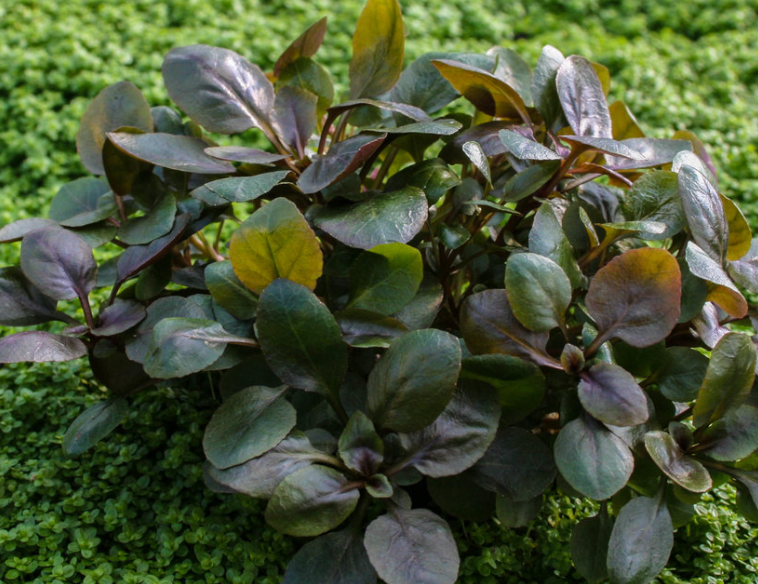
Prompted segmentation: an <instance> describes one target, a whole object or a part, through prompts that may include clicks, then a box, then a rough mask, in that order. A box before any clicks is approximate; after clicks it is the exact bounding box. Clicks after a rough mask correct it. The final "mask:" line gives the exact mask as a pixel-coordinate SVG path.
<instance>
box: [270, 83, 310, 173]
mask: <svg viewBox="0 0 758 584" xmlns="http://www.w3.org/2000/svg"><path fill="white" fill-rule="evenodd" d="M317 103H318V97H317V96H316V95H314V94H313V93H311V92H310V91H308V90H307V89H303V88H301V87H292V86H286V87H282V88H281V89H280V90H279V92H278V93H277V94H276V99H275V100H274V116H275V122H274V127H275V129H276V133H277V135H278V136H279V139H280V140H281V141H282V142H283V143H284V144H286V145H287V146H289V147H290V149H291V150H292V151H293V152H296V153H297V156H298V158H303V157H304V156H305V147H306V146H307V144H308V141H309V140H310V138H311V135H312V134H313V131H314V130H315V129H316V121H317V120H316V104H317Z"/></svg>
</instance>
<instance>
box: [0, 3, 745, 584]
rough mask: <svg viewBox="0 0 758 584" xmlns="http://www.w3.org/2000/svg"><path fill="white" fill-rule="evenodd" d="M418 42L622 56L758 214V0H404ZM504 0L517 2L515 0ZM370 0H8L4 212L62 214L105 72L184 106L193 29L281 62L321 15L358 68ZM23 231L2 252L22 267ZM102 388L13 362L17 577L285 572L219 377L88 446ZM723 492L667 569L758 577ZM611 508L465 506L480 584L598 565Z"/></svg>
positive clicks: (1, 112)
mask: <svg viewBox="0 0 758 584" xmlns="http://www.w3.org/2000/svg"><path fill="white" fill-rule="evenodd" d="M402 4H403V7H404V13H405V20H406V26H407V28H408V41H407V45H406V50H407V59H408V61H410V60H411V59H413V58H414V57H416V56H418V55H419V54H421V53H423V52H425V51H428V50H435V49H444V50H472V51H483V50H486V49H487V48H489V47H490V46H492V45H494V44H501V45H503V46H506V47H510V48H513V49H515V50H517V51H518V52H520V53H521V54H522V55H523V56H524V57H525V58H526V59H527V60H528V61H530V62H532V63H534V62H536V58H537V55H538V54H539V51H540V50H541V48H542V46H543V45H544V44H552V45H554V46H556V47H558V48H559V49H560V50H561V51H562V52H563V53H564V54H567V55H568V54H572V53H579V54H582V55H584V56H586V57H588V58H591V59H594V60H596V61H599V62H601V63H603V64H605V65H606V66H608V67H609V69H610V70H611V74H612V77H613V80H614V85H613V87H612V96H611V98H612V99H613V98H623V99H624V100H625V101H626V102H627V103H628V104H629V106H630V108H631V109H632V111H633V112H635V114H636V115H637V117H638V119H639V121H640V124H641V125H642V127H643V129H645V130H646V131H647V132H648V134H650V135H652V136H657V137H668V136H669V135H670V134H672V133H673V132H674V131H675V130H677V129H685V128H686V129H689V130H692V131H694V132H695V133H696V134H697V135H698V136H699V137H700V138H701V139H702V140H703V141H704V142H705V143H706V145H707V146H708V147H709V150H710V153H711V155H712V157H713V159H714V163H715V165H716V167H717V169H718V170H719V172H720V179H721V186H722V188H723V190H724V194H725V195H727V196H729V197H733V198H735V199H736V200H737V201H739V202H740V203H741V205H742V206H743V208H744V210H745V211H746V213H747V214H748V217H749V220H750V221H751V224H752V225H753V227H754V229H757V228H758V180H756V179H758V124H756V119H758V115H756V114H758V100H756V99H755V94H756V84H757V83H758V58H756V56H757V55H758V37H756V35H755V34H754V30H752V28H751V27H752V26H753V23H754V22H755V21H756V16H757V13H758V0H722V1H720V2H712V0H691V1H690V2H687V3H680V2H673V1H672V2H663V3H661V2H656V1H655V0H616V1H608V0H532V1H529V0H521V1H519V0H513V1H511V2H508V3H503V2H500V1H499V0H452V1H448V2H445V1H443V0H413V1H411V0H405V1H403V2H402ZM501 5H503V6H501ZM361 6H362V1H361V0H349V1H343V2H330V1H328V0H313V1H309V2H307V3H306V2H299V3H296V2H294V1H293V0H219V1H217V2H208V1H207V0H168V1H164V2H160V3H159V2H153V1H152V0H135V1H132V2H127V3H124V2H115V1H108V0H68V2H66V3H65V9H64V8H62V7H61V4H60V3H59V2H57V1H54V0H8V1H6V2H3V3H2V4H0V38H3V40H4V42H3V43H1V44H0V144H2V148H0V225H2V224H5V223H7V222H10V221H12V220H15V219H18V218H22V217H29V216H39V215H45V214H46V209H47V204H48V202H49V200H50V198H51V197H52V196H53V195H54V194H55V192H56V191H57V189H58V188H59V187H60V185H61V184H63V183H64V182H67V181H69V180H72V179H74V178H76V177H78V176H82V175H84V174H85V172H84V169H83V168H82V167H81V165H80V163H79V161H78V157H77V156H76V151H75V146H74V137H75V135H76V130H77V127H78V122H79V118H80V117H81V115H82V113H83V112H84V109H85V107H86V105H87V103H88V102H89V101H90V100H91V99H92V98H93V97H94V96H95V95H96V94H97V93H98V92H99V91H100V90H101V89H102V88H103V87H105V86H106V85H108V84H110V83H114V82H116V81H119V80H122V79H128V80H130V81H132V82H134V83H135V84H137V85H138V86H139V87H140V88H141V89H142V91H143V92H144V93H145V95H146V96H147V98H148V100H149V101H150V102H151V103H152V104H155V105H157V104H159V103H166V94H165V90H164V89H163V84H162V80H161V76H160V66H161V62H162V59H163V55H164V54H165V53H166V52H167V51H168V50H169V49H170V48H172V47H174V46H179V45H183V44H191V43H197V42H202V43H208V44H214V45H219V46H223V47H227V48H230V49H233V50H235V51H238V52H240V53H241V54H243V55H244V56H246V57H247V58H249V59H250V60H251V61H253V62H256V63H258V64H260V65H261V66H262V67H263V68H264V69H266V68H270V67H271V65H272V64H273V62H274V61H275V59H276V58H277V56H278V55H279V53H280V52H281V50H282V49H284V48H285V47H286V45H287V44H288V43H289V42H290V41H291V40H292V39H293V38H294V37H295V36H297V34H298V33H299V31H300V30H301V29H303V28H305V27H306V26H307V25H309V24H311V23H312V22H314V21H315V20H317V19H318V18H320V17H322V16H324V15H328V16H329V19H330V24H329V34H328V36H327V41H326V45H325V46H324V47H323V48H322V50H321V51H320V52H319V60H320V61H322V62H324V63H325V64H327V65H328V66H329V69H330V71H333V72H336V73H337V78H336V79H335V81H337V82H338V86H340V84H341V87H343V88H344V87H345V82H346V80H347V75H346V70H347V64H348V61H349V57H350V48H349V47H350V37H351V34H352V30H353V27H354V25H355V21H356V19H357V16H358V14H359V12H360V9H361ZM17 252H18V248H17V246H16V245H11V246H6V247H5V248H3V249H2V250H0V259H2V261H3V264H6V263H9V258H10V257H13V256H15V254H17ZM99 398H100V395H99V389H98V388H97V386H96V385H95V384H94V383H93V382H91V381H90V378H89V375H88V372H87V367H86V366H85V364H83V363H73V364H66V365H60V366H56V367H50V366H37V367H35V368H34V369H33V370H30V369H26V368H24V367H18V366H12V367H5V368H3V369H1V370H0V508H2V509H4V512H3V513H2V515H0V581H3V582H5V581H7V582H45V583H49V582H82V581H83V582H93V583H94V582H102V583H106V584H107V583H108V582H127V583H128V582H135V583H136V582H156V583H157V582H160V583H164V582H166V583H167V582H198V583H199V582H256V583H260V584H269V583H271V584H273V583H275V582H278V581H279V579H280V576H281V573H282V572H283V567H284V565H286V563H287V561H288V559H289V557H290V556H291V555H292V553H293V552H294V549H295V547H294V546H295V545H297V544H296V542H293V541H292V540H290V539H288V538H285V537H283V536H281V535H278V534H276V533H274V532H273V531H272V530H271V529H269V528H268V527H267V526H265V524H264V523H263V520H262V518H261V517H260V513H259V512H260V509H259V508H258V505H257V504H256V503H255V502H251V501H249V500H245V499H243V498H236V497H231V496H219V495H214V494H213V493H210V492H208V491H207V490H206V489H205V488H204V486H203V481H202V475H201V467H200V464H201V462H202V451H201V447H200V439H201V436H202V428H203V427H204V425H205V423H206V422H207V417H208V415H209V413H210V411H211V410H212V406H211V401H210V400H212V396H207V395H204V394H202V393H201V392H198V391H195V390H192V389H191V388H189V389H188V388H167V389H164V390H161V392H159V394H158V392H150V393H147V394H145V395H143V396H141V397H140V398H139V399H138V400H137V403H135V404H134V407H133V409H132V413H131V414H130V417H129V419H128V421H127V423H125V424H124V425H123V426H122V427H121V428H119V430H117V431H116V433H114V435H112V436H111V437H110V438H109V439H108V440H106V441H105V442H104V443H102V444H100V445H98V446H97V447H96V448H95V449H94V450H93V451H92V452H91V453H87V454H86V455H84V456H83V457H82V458H81V459H78V460H74V461H71V460H65V459H63V456H62V453H61V450H60V439H61V436H62V434H63V432H64V431H65V428H66V427H67V426H68V424H70V422H71V421H72V420H73V418H74V417H76V415H77V414H78V413H79V411H81V410H82V409H83V408H84V407H85V406H86V405H89V404H91V403H93V402H94V401H96V400H97V399H99ZM733 495H734V494H733V493H732V492H731V491H728V490H723V491H721V492H719V495H718V496H719V497H721V498H719V499H717V500H713V499H704V501H703V503H702V504H700V505H698V516H697V517H696V518H695V520H694V521H693V522H692V523H691V524H690V525H688V526H687V527H685V528H682V529H680V530H679V531H678V532H677V545H676V547H675V550H674V556H673V557H672V562H671V567H670V570H669V571H667V572H664V574H663V575H662V576H661V577H660V578H659V581H660V582H665V583H675V582H677V583H683V582H690V583H693V584H700V583H703V584H704V583H706V582H707V583H719V582H735V583H743V582H744V583H748V582H754V581H755V579H756V577H755V571H756V570H758V560H756V559H754V557H756V556H758V545H756V544H754V543H752V539H753V538H754V537H755V536H756V535H758V530H756V529H754V528H752V527H750V526H749V525H748V524H747V523H745V522H744V521H743V520H741V519H740V518H739V517H738V516H737V515H735V514H733V513H732V511H730V505H731V506H732V507H733V504H734V498H733ZM590 511H591V508H590V507H588V506H586V505H585V504H584V503H581V502H580V501H578V500H573V501H568V500H566V499H563V498H562V497H560V496H559V495H555V496H553V497H551V498H549V499H548V500H547V501H546V504H545V506H544V508H543V512H542V514H541V516H540V518H539V519H538V520H537V521H536V522H535V523H533V524H532V526H530V527H529V528H527V529H521V530H515V531H514V530H506V529H501V528H500V527H498V526H497V525H495V524H494V523H493V524H488V525H475V524H466V525H462V524H460V523H458V524H457V525H456V526H455V529H456V536H457V537H458V541H459V545H460V547H461V550H462V555H463V558H464V559H463V563H462V571H461V574H462V576H461V581H462V582H470V583H471V584H474V583H476V584H489V583H495V582H498V583H502V582H508V583H510V582H513V583H517V582H518V583H522V582H523V583H530V582H546V583H556V584H557V583H559V582H566V581H573V580H577V581H578V576H577V575H576V573H575V572H574V570H573V569H572V568H571V565H570V560H569V556H568V543H567V542H568V538H569V536H570V530H571V527H572V526H573V524H574V523H575V522H576V520H577V519H578V518H579V517H581V516H583V515H585V514H587V513H589V512H590Z"/></svg>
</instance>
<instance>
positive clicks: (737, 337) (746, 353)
mask: <svg viewBox="0 0 758 584" xmlns="http://www.w3.org/2000/svg"><path fill="white" fill-rule="evenodd" d="M755 363H756V349H755V345H754V344H753V343H752V341H751V340H750V337H748V336H747V335H744V334H742V333H727V334H726V335H724V336H723V337H722V338H721V340H720V341H719V342H718V343H717V344H716V346H715V347H714V348H713V352H712V353H711V360H710V362H709V363H708V369H707V370H706V372H705V379H703V384H702V385H701V386H700V390H699V391H698V394H697V400H696V401H695V408H694V410H693V412H692V420H693V422H694V423H695V426H696V427H698V428H699V427H701V426H707V425H708V424H710V423H711V422H714V421H715V420H718V419H719V418H722V417H724V415H726V414H728V413H729V412H731V411H733V410H735V409H737V408H738V407H739V406H740V405H741V404H742V403H743V402H744V401H745V399H747V396H748V395H749V394H750V388H751V387H752V386H753V381H754V380H755Z"/></svg>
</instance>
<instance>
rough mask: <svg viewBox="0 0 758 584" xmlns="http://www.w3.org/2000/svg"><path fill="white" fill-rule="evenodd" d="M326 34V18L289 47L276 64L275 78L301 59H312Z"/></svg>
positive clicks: (312, 26) (316, 23) (307, 30)
mask: <svg viewBox="0 0 758 584" xmlns="http://www.w3.org/2000/svg"><path fill="white" fill-rule="evenodd" d="M325 34H326V16H325V17H324V18H322V19H321V20H319V21H317V22H315V23H314V24H312V25H311V26H309V27H308V28H307V29H306V30H305V32H303V34H301V35H300V36H299V37H297V38H296V39H295V40H294V41H293V42H292V43H291V44H290V46H288V47H287V48H286V49H285V50H284V52H283V53H282V54H281V56H280V57H279V58H278V59H277V60H276V63H275V64H274V77H279V76H280V75H281V74H282V71H283V70H284V69H285V68H286V67H287V66H288V65H290V64H291V63H294V62H295V61H296V60H298V59H300V58H301V57H312V56H313V55H315V54H316V52H317V51H318V49H319V47H320V46H321V43H322V42H324V35H325Z"/></svg>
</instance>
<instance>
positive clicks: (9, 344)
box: [0, 331, 87, 363]
mask: <svg viewBox="0 0 758 584" xmlns="http://www.w3.org/2000/svg"><path fill="white" fill-rule="evenodd" d="M86 354H87V347H86V345H85V344H84V343H83V342H82V341H80V340H79V339H77V338H75V337H66V336H63V335H56V334H53V333H48V332H45V331H23V332H20V333H16V334H13V335H8V336H6V337H3V338H2V339H0V363H24V362H32V363H47V362H51V361H53V362H58V361H71V360H73V359H78V358H79V357H84V356H85V355H86Z"/></svg>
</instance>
